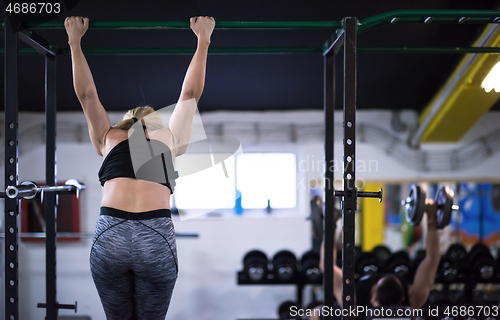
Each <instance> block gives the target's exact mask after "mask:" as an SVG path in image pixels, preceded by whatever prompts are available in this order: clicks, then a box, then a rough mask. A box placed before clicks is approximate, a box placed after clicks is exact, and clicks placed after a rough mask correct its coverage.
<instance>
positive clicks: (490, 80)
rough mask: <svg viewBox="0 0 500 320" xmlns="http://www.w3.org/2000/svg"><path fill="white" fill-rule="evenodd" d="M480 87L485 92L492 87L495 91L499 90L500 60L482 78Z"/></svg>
mask: <svg viewBox="0 0 500 320" xmlns="http://www.w3.org/2000/svg"><path fill="white" fill-rule="evenodd" d="M481 88H483V89H484V91H486V92H490V91H491V90H492V89H495V92H497V93H498V92H500V62H497V63H496V64H495V66H494V67H493V69H491V71H490V73H488V75H487V76H486V78H484V81H483V83H481Z"/></svg>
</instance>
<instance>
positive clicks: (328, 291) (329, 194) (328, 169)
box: [323, 53, 335, 320]
mask: <svg viewBox="0 0 500 320" xmlns="http://www.w3.org/2000/svg"><path fill="white" fill-rule="evenodd" d="M324 68H325V70H324V84H325V87H324V115H325V163H326V166H325V178H324V188H325V191H324V193H325V194H324V199H325V200H324V204H325V208H324V210H323V212H324V219H323V221H324V232H323V235H324V236H323V237H324V239H323V242H324V259H323V264H324V268H323V270H327V271H326V272H325V273H324V276H323V288H324V295H325V297H324V305H325V306H327V307H329V308H333V303H334V296H333V281H334V280H333V272H328V271H330V270H332V271H333V247H334V245H335V239H334V238H335V230H334V229H335V221H334V207H335V193H334V184H333V182H334V172H333V169H334V166H333V165H332V164H333V163H334V162H333V160H334V157H333V155H334V150H333V149H334V148H333V140H334V123H335V122H334V112H335V55H334V54H333V53H332V54H326V55H325V57H324ZM324 318H325V320H333V316H331V315H325V317H324Z"/></svg>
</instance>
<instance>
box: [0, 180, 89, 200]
mask: <svg viewBox="0 0 500 320" xmlns="http://www.w3.org/2000/svg"><path fill="white" fill-rule="evenodd" d="M80 190H85V185H83V184H79V186H75V185H64V186H38V185H37V184H36V183H34V182H32V181H25V182H23V183H22V184H20V185H16V186H8V187H7V189H6V190H5V193H4V194H3V195H2V194H0V198H2V197H8V198H10V199H19V198H24V199H32V198H34V197H35V196H36V195H37V194H40V193H41V194H43V193H44V192H55V193H57V194H74V193H76V194H77V196H78V193H79V191H80Z"/></svg>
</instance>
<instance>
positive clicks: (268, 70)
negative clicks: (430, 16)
mask: <svg viewBox="0 0 500 320" xmlns="http://www.w3.org/2000/svg"><path fill="white" fill-rule="evenodd" d="M499 6H500V2H499V1H479V0H474V1H452V0H420V1H401V0H390V1H372V0H370V1H351V0H350V1H314V0H313V1H296V0H286V1H284V0H279V1H277V0H273V1H255V0H239V1H229V0H224V1H214V0H212V1H209V0H198V1H193V0H183V1H138V0H135V1H134V0H121V1H114V0H113V1H97V0H80V1H79V3H78V4H77V6H76V7H75V8H73V9H72V10H71V11H70V12H69V15H79V16H86V17H89V18H90V20H91V21H181V20H188V19H189V17H190V16H193V15H211V16H213V17H215V19H216V20H218V21H328V20H329V21H332V20H334V21H340V20H341V19H342V18H343V17H346V16H355V17H357V18H358V19H364V18H367V17H371V16H374V15H378V14H381V13H384V12H388V11H392V10H399V9H498V8H499ZM2 19H4V17H2ZM63 19H64V17H61V18H59V19H58V20H61V21H62V20H63ZM485 26H486V25H484V24H483V25H478V24H463V25H459V24H432V23H431V24H423V23H422V24H396V25H388V26H384V27H380V28H377V29H375V30H370V31H367V32H364V33H361V34H359V35H358V46H360V47H361V46H367V47H377V46H380V47H470V46H471V45H472V44H473V42H474V41H475V40H477V39H478V37H479V36H480V34H481V32H482V31H483V30H484V28H485ZM37 32H38V33H39V34H41V35H42V36H43V37H45V38H46V39H47V40H49V42H50V43H51V44H53V45H56V46H57V47H59V48H67V36H66V33H65V31H64V30H38V31H37ZM332 34H333V30H312V29H310V30H222V29H219V30H218V29H216V30H215V31H214V33H213V36H212V44H211V46H212V47H213V48H215V47H280V46H283V47H321V46H322V45H323V43H324V42H325V41H326V40H328V39H331V37H332ZM3 37H4V36H3V34H2V36H1V38H2V42H3ZM195 45H196V37H195V35H194V34H193V33H192V31H191V30H92V29H91V30H89V31H88V32H87V34H86V35H85V36H84V39H83V42H82V47H83V48H84V50H85V48H135V47H193V48H194V47H195ZM24 47H25V44H24V43H22V42H20V48H24ZM190 58H191V56H190V55H163V56H154V55H145V56H116V55H115V56H111V55H93V56H90V55H89V56H87V59H88V62H89V64H90V67H91V70H92V72H93V75H94V79H95V83H96V86H97V89H98V93H99V96H100V99H101V101H102V103H103V105H104V106H105V107H106V109H107V110H109V111H118V110H127V109H130V108H133V107H135V106H138V105H143V104H149V105H152V106H153V107H155V108H161V107H163V106H166V105H170V104H172V103H175V102H176V100H177V97H178V95H179V92H180V88H181V84H182V80H183V76H184V73H185V71H186V69H187V67H188V64H189V61H190ZM341 58H342V55H339V57H338V58H337V59H338V60H337V62H338V63H337V66H338V68H337V79H338V81H337V92H338V93H339V94H337V108H341V107H342V97H341V94H340V93H341V90H342V81H341V80H342V68H341V67H342V59H341ZM462 58H463V55H462V54H428V53H425V54H414V53H371V52H358V93H357V97H358V104H357V106H358V109H390V110H401V109H412V110H416V111H418V112H422V111H423V110H424V108H425V107H426V106H427V105H428V104H429V103H430V101H431V100H432V99H433V97H434V96H435V95H436V93H437V92H438V91H439V89H440V88H441V86H442V85H443V84H444V83H445V82H446V81H447V80H448V79H449V77H450V75H451V74H452V73H453V72H454V70H455V68H456V67H457V65H458V64H459V62H460V60H461V59H462ZM57 68H58V69H57V99H58V109H59V110H61V111H77V110H81V108H80V105H79V103H78V100H77V99H76V96H75V94H74V91H73V87H72V78H71V60H70V57H69V55H67V54H66V55H61V56H60V57H59V58H58V66H57ZM0 69H1V72H2V74H3V69H4V65H3V63H2V64H1V67H0ZM0 82H1V85H2V88H3V77H1V80H0ZM19 94H20V98H19V105H20V111H43V110H44V60H43V58H42V57H41V56H38V55H23V56H20V59H19ZM0 95H1V96H2V97H1V99H2V100H1V101H3V90H2V91H1V92H0ZM2 108H3V104H2ZM199 108H200V111H201V112H203V111H212V110H292V109H317V110H320V109H322V108H323V57H322V55H321V54H320V53H308V54H253V55H251V54H232V55H227V54H214V55H210V56H209V59H208V67H207V77H206V86H205V91H204V94H203V97H202V99H201V101H200V104H199ZM493 109H494V110H499V109H500V103H498V102H497V103H495V105H494V106H493Z"/></svg>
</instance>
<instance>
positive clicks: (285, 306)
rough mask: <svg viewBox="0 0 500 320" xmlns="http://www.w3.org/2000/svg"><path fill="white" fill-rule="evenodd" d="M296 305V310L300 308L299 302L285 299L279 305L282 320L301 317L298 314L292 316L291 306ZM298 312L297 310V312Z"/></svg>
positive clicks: (279, 314)
mask: <svg viewBox="0 0 500 320" xmlns="http://www.w3.org/2000/svg"><path fill="white" fill-rule="evenodd" d="M292 307H295V310H297V309H299V308H300V307H299V304H298V303H297V302H295V301H290V300H287V301H283V302H282V303H281V304H280V305H279V307H278V316H279V317H280V320H289V319H293V320H295V319H300V317H299V316H298V315H296V316H293V317H292V316H291V315H290V314H291V310H290V309H291V308H292ZM296 313H297V312H296Z"/></svg>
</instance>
